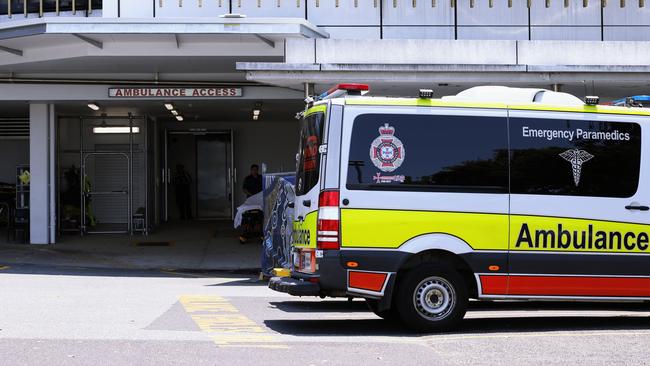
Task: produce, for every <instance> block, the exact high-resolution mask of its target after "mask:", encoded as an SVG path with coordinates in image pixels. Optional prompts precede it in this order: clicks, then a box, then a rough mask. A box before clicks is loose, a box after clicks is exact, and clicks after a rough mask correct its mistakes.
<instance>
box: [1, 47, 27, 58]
mask: <svg viewBox="0 0 650 366" xmlns="http://www.w3.org/2000/svg"><path fill="white" fill-rule="evenodd" d="M0 51H4V52H8V53H11V54H14V55H16V56H20V57H22V56H23V51H21V50H17V49H15V48H10V47H5V46H0Z"/></svg>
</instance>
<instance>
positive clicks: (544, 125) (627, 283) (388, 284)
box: [270, 84, 650, 331]
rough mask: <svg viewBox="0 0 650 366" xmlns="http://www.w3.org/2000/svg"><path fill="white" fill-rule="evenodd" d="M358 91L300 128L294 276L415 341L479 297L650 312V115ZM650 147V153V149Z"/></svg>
mask: <svg viewBox="0 0 650 366" xmlns="http://www.w3.org/2000/svg"><path fill="white" fill-rule="evenodd" d="M367 89H368V88H367V86H364V85H359V84H349V85H340V86H338V88H334V89H333V90H332V91H331V93H330V94H328V95H327V96H325V97H323V98H322V99H321V100H318V101H316V102H314V103H313V104H312V105H310V107H309V108H308V109H307V110H306V111H305V112H304V114H303V118H302V122H301V123H302V127H301V137H300V152H299V154H298V166H297V180H296V201H295V203H294V205H295V221H294V229H295V230H294V234H293V235H294V237H293V243H294V244H293V245H294V249H293V250H294V252H293V258H294V268H293V269H292V272H291V276H290V277H285V278H273V279H272V280H271V282H270V287H271V288H272V289H274V290H277V291H282V292H288V293H290V294H293V295H299V296H307V295H314V296H353V297H363V298H365V299H367V302H368V304H369V306H370V308H371V309H372V310H373V311H374V312H375V313H376V314H378V315H379V316H381V317H384V318H399V319H401V320H402V321H403V322H404V323H406V324H407V325H408V326H410V327H412V328H415V329H418V330H425V331H428V330H437V329H443V328H448V327H451V326H453V325H454V324H456V323H457V322H458V321H460V320H461V319H462V318H463V316H464V314H465V310H466V307H467V304H468V300H469V299H550V300H611V301H627V300H648V299H650V211H648V206H649V205H650V150H649V147H650V144H649V143H648V141H650V110H649V109H643V108H625V107H611V106H601V105H596V104H597V98H587V99H586V102H583V101H582V100H580V99H578V98H576V97H574V96H571V95H568V94H565V93H558V92H552V91H548V90H543V89H520V88H507V87H476V88H471V89H469V90H466V91H464V92H461V93H459V94H458V95H455V96H449V97H443V98H442V99H432V98H431V96H430V95H429V94H430V93H429V92H428V91H424V92H423V93H422V94H421V97H420V98H412V99H408V98H382V97H366V96H362V95H361V94H362V92H364V91H366V90H367ZM643 141H646V142H643Z"/></svg>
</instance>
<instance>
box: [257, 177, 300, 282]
mask: <svg viewBox="0 0 650 366" xmlns="http://www.w3.org/2000/svg"><path fill="white" fill-rule="evenodd" d="M294 183H295V173H276V174H264V190H263V192H264V241H263V243H262V266H261V268H262V274H264V275H265V276H271V275H272V270H273V268H290V266H291V232H292V230H293V208H291V207H289V202H293V201H294V199H295V196H296V195H295V191H294Z"/></svg>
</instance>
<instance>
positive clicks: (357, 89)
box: [327, 83, 370, 95]
mask: <svg viewBox="0 0 650 366" xmlns="http://www.w3.org/2000/svg"><path fill="white" fill-rule="evenodd" d="M337 90H345V91H347V92H348V94H357V95H361V94H365V93H364V92H366V93H367V92H368V91H369V90H370V87H369V86H368V85H367V84H354V83H347V84H338V85H336V86H333V87H332V88H330V90H328V91H327V94H332V93H334V92H335V91H337Z"/></svg>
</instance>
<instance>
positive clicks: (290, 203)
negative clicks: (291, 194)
mask: <svg viewBox="0 0 650 366" xmlns="http://www.w3.org/2000/svg"><path fill="white" fill-rule="evenodd" d="M295 206H296V205H295V204H294V203H293V202H289V203H287V207H289V208H294V207H295Z"/></svg>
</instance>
